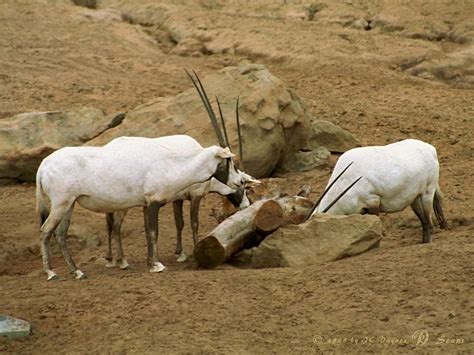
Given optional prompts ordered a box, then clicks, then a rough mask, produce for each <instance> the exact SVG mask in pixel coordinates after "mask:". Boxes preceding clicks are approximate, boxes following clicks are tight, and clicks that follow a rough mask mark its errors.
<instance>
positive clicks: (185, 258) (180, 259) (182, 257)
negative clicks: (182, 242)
mask: <svg viewBox="0 0 474 355" xmlns="http://www.w3.org/2000/svg"><path fill="white" fill-rule="evenodd" d="M186 260H188V256H187V255H186V254H184V253H182V254H181V255H180V256H179V257H178V260H177V261H178V263H184V262H185V261H186Z"/></svg>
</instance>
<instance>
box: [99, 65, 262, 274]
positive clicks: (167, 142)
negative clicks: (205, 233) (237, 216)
mask: <svg viewBox="0 0 474 355" xmlns="http://www.w3.org/2000/svg"><path fill="white" fill-rule="evenodd" d="M187 74H188V76H189V77H190V78H191V81H192V82H193V84H194V86H195V88H196V90H197V92H198V94H199V96H200V97H201V100H202V102H203V105H204V107H205V109H206V111H207V113H208V115H209V119H210V121H211V124H212V126H213V129H214V132H215V134H216V137H217V140H218V142H219V145H220V146H221V147H223V148H226V147H228V148H229V149H230V144H229V139H228V136H227V129H226V125H225V120H224V116H223V114H222V110H221V106H220V103H219V100H218V99H217V97H216V100H217V104H218V108H219V114H220V119H221V124H222V129H223V132H222V131H221V130H220V128H219V124H218V122H217V118H216V115H215V113H214V110H213V109H212V105H211V103H210V101H209V98H208V96H207V93H206V91H205V89H204V86H203V85H202V83H201V81H200V79H199V77H198V76H197V74H196V73H194V74H195V76H196V80H195V79H194V78H193V77H192V76H191V75H190V74H189V73H187ZM238 109H239V102H238V99H237V104H236V108H235V115H236V124H237V135H238V142H239V160H240V164H241V167H242V166H243V147H242V136H241V133H240V119H239V110H238ZM128 139H129V138H126V137H121V138H117V139H114V140H113V141H111V142H110V143H108V144H107V146H109V147H110V146H113V145H127V144H128V143H127V141H128ZM155 140H156V141H157V142H159V143H160V144H162V145H164V146H167V147H169V148H170V149H179V150H180V151H182V152H184V151H185V150H196V149H202V147H201V145H200V144H199V143H198V142H197V141H196V140H195V139H194V138H192V137H190V136H186V135H176V136H169V137H160V138H156V139H155ZM247 181H250V182H254V183H259V181H258V180H254V179H252V178H250V177H248V178H247ZM209 192H216V193H218V194H220V195H223V196H224V195H225V196H226V197H227V199H228V200H229V201H230V202H231V203H232V204H233V205H234V206H235V207H238V208H240V209H242V208H246V207H248V206H249V205H250V202H249V199H248V198H247V194H246V191H245V184H243V185H241V186H240V188H239V189H238V190H237V191H235V190H232V189H230V188H229V187H228V186H227V185H225V184H223V183H221V182H219V181H218V180H217V179H215V178H212V179H210V180H208V181H206V182H203V183H197V184H195V185H192V186H191V187H190V188H188V189H186V190H183V191H181V192H180V193H179V194H177V195H176V196H175V200H174V201H173V211H174V218H175V224H176V254H178V255H179V257H178V262H183V261H185V260H186V259H187V256H186V254H185V253H184V250H183V246H182V230H183V227H184V222H183V200H190V202H191V211H190V217H191V230H192V235H193V242H194V245H196V243H197V241H198V229H199V206H200V202H201V199H202V197H203V196H204V195H206V194H207V193H209ZM126 213H127V210H123V211H119V212H115V213H107V230H108V249H107V255H106V260H107V264H106V266H107V267H112V266H115V263H114V262H113V256H112V239H115V240H116V243H117V259H116V262H117V263H118V264H119V266H120V268H122V269H125V268H127V267H128V263H127V261H126V260H125V258H124V253H123V247H122V242H121V232H120V231H121V226H122V222H123V219H124V218H125V215H126ZM150 248H151V246H150V245H149V246H148V251H150ZM152 271H154V270H153V269H152Z"/></svg>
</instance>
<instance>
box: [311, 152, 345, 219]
mask: <svg viewBox="0 0 474 355" xmlns="http://www.w3.org/2000/svg"><path fill="white" fill-rule="evenodd" d="M352 164H354V162H353V161H352V162H350V163H349V164H348V165H347V166H346V167H345V168H344V170H343V171H341V172H340V173H339V175H338V176H336V178H335V179H334V180H333V181H332V182H331V183H330V184H329V185H328V187H326V189H325V190H324V191H323V193H322V194H321V196H319V198H318V200H317V201H316V203H315V204H314V206H313V208H312V209H311V211H309V213H308V216H307V217H306V219H305V222H306V221H307V220H308V219H309V217H311V215H312V214H313V212H314V211H315V210H316V208H318V206H319V203H320V202H321V200H322V199H323V198H324V196H326V194H327V193H328V192H329V190H331V188H332V187H333V185H334V184H335V183H336V181H337V180H339V178H340V177H341V176H342V174H344V173H345V172H346V170H347V169H349V167H350V166H351V165H352Z"/></svg>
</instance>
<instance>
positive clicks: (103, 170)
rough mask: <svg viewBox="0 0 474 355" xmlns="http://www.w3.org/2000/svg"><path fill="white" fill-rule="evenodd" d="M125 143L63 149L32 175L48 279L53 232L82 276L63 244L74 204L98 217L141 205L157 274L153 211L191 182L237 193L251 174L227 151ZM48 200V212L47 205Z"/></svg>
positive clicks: (51, 274)
mask: <svg viewBox="0 0 474 355" xmlns="http://www.w3.org/2000/svg"><path fill="white" fill-rule="evenodd" d="M126 139H127V140H128V142H127V143H128V144H126V145H125V144H112V145H110V146H107V145H106V146H103V147H66V148H62V149H59V150H57V151H55V152H54V153H52V154H51V155H49V156H48V157H47V158H45V159H44V160H43V162H42V163H41V165H40V167H39V169H38V172H37V175H36V199H37V211H38V216H39V219H40V223H41V229H40V231H41V253H42V257H43V267H44V270H45V272H46V273H47V275H48V280H50V279H53V278H55V277H56V273H55V272H54V271H52V270H51V264H50V260H49V240H50V238H51V236H52V234H53V233H55V234H56V238H57V240H58V242H59V245H60V249H61V251H62V253H63V256H64V258H65V259H66V263H67V264H68V267H69V269H70V270H71V273H75V274H76V278H83V277H84V274H83V272H82V271H80V270H79V269H77V267H76V265H75V264H74V261H73V260H72V258H71V255H70V254H69V251H68V249H67V245H66V233H67V229H68V227H69V223H70V219H71V215H72V211H73V208H74V204H75V203H76V202H78V203H79V204H80V205H81V206H83V207H85V208H87V209H89V210H91V211H94V212H100V213H113V212H118V211H123V210H126V209H128V208H131V207H134V206H143V207H144V217H145V225H146V228H145V230H146V237H147V244H148V263H149V264H150V266H152V270H153V271H161V270H163V269H164V266H163V265H162V264H161V263H160V262H159V260H158V256H157V251H156V244H157V239H158V213H159V210H160V207H162V206H163V205H164V204H165V203H167V202H170V201H174V200H175V199H176V196H180V194H181V192H182V191H184V190H187V189H189V188H190V187H191V186H193V185H195V184H196V183H204V182H206V181H209V180H210V179H212V178H215V179H217V180H218V181H220V182H221V183H223V184H225V185H227V186H228V187H229V188H231V189H232V190H234V191H236V190H238V189H239V188H240V187H241V186H242V185H244V184H245V183H246V182H247V181H248V180H250V179H251V178H250V176H249V175H247V174H245V173H243V172H242V171H239V170H238V169H236V168H235V166H234V162H233V159H232V157H233V156H234V154H233V153H232V152H231V151H230V149H229V148H222V147H218V146H211V147H208V148H200V149H195V150H194V149H193V150H185V151H184V152H183V151H180V150H179V149H170V147H169V146H167V145H164V144H160V142H159V141H157V140H155V139H150V138H142V137H130V138H126ZM46 198H48V199H49V200H50V202H51V212H49V211H48V208H47V206H46V203H45V202H46Z"/></svg>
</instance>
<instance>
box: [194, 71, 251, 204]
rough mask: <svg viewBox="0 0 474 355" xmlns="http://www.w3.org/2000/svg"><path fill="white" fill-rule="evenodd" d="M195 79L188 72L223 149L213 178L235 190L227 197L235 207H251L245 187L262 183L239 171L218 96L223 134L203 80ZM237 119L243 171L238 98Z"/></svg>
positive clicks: (196, 76) (241, 159)
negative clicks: (251, 183) (249, 184)
mask: <svg viewBox="0 0 474 355" xmlns="http://www.w3.org/2000/svg"><path fill="white" fill-rule="evenodd" d="M193 73H194V77H193V76H192V75H191V74H190V73H189V72H188V71H186V74H188V76H189V78H190V79H191V81H192V82H193V84H194V87H195V88H196V90H197V92H198V94H199V97H200V98H201V101H202V103H203V105H204V107H205V109H206V111H207V114H208V116H209V119H210V120H211V124H212V127H213V128H214V132H215V134H216V137H217V141H218V142H219V145H220V146H221V147H222V148H223V150H222V156H221V157H222V158H223V160H222V162H221V163H219V164H218V166H217V169H216V172H215V173H214V175H213V177H214V178H216V179H217V180H218V181H220V182H221V183H223V184H225V185H227V186H229V187H230V188H232V189H233V190H234V192H233V193H231V194H228V195H226V196H227V198H228V199H229V201H230V202H231V203H232V204H233V205H234V206H235V207H239V208H245V207H248V206H249V205H250V201H249V199H248V198H247V195H246V193H245V185H246V184H247V183H248V182H255V183H260V181H258V180H255V179H254V178H252V177H251V176H250V175H248V174H246V173H244V172H243V171H242V170H239V169H238V168H237V167H236V166H235V163H234V160H233V157H234V156H235V154H233V153H232V152H231V148H230V144H229V138H228V136H227V128H226V125H225V119H224V115H223V114H222V109H221V105H220V102H219V99H218V98H217V96H216V102H217V106H218V108H219V115H220V120H221V124H222V130H223V133H222V131H221V129H220V127H219V122H218V121H217V118H216V114H215V113H214V110H213V108H212V105H211V103H210V101H209V98H208V96H207V93H206V91H205V90H204V86H203V85H202V82H201V80H200V79H199V77H198V75H197V74H196V72H194V71H193ZM235 118H236V122H237V136H238V142H239V158H240V167H241V168H242V169H243V149H242V135H241V132H240V119H239V99H238V98H237V102H236V105H235Z"/></svg>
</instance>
